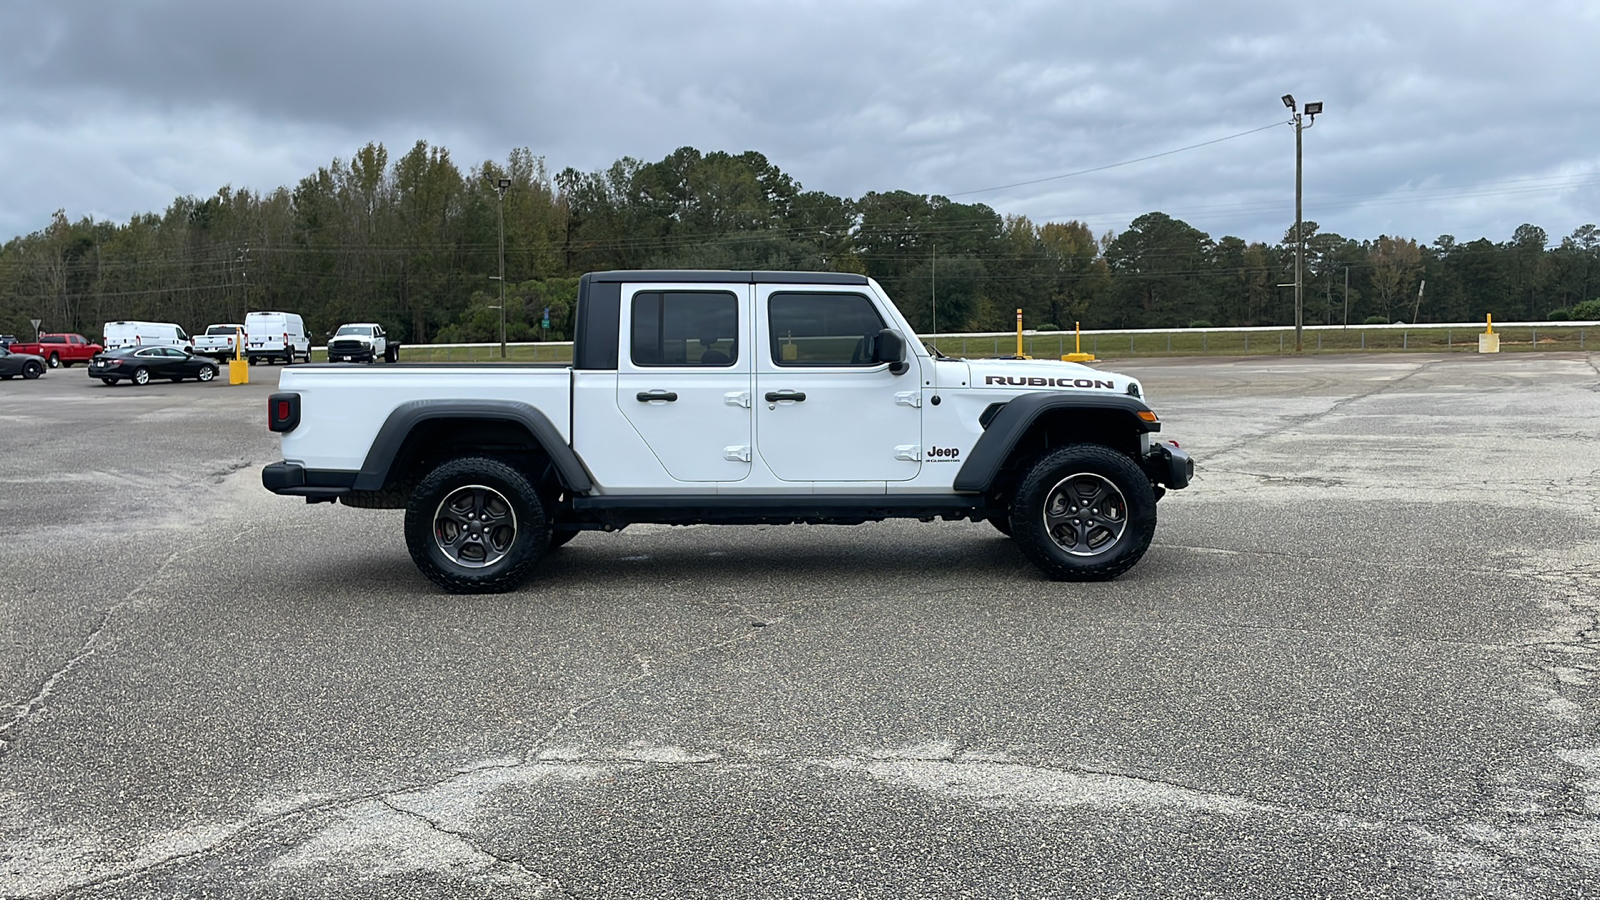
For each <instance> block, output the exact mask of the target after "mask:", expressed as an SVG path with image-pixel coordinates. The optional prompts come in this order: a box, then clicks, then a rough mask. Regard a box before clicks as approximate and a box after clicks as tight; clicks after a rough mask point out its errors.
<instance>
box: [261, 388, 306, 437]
mask: <svg viewBox="0 0 1600 900" xmlns="http://www.w3.org/2000/svg"><path fill="white" fill-rule="evenodd" d="M299 425H300V395H299V394H296V393H293V392H288V393H282V394H273V395H272V396H270V397H268V398H267V430H268V431H276V432H279V433H284V432H289V431H293V430H295V428H297V427H298V426H299Z"/></svg>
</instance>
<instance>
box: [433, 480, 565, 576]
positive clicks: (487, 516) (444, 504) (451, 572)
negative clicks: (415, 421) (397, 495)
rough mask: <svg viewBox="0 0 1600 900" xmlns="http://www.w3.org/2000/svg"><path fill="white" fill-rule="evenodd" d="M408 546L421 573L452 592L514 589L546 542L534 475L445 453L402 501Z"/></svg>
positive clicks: (544, 517)
mask: <svg viewBox="0 0 1600 900" xmlns="http://www.w3.org/2000/svg"><path fill="white" fill-rule="evenodd" d="M405 534H406V549H408V550H409V551H410V552H411V559H412V561H413V562H415V563H416V564H417V568H418V569H421V570H422V574H424V575H426V576H428V578H429V580H431V581H433V583H434V584H437V585H439V586H440V587H442V588H444V589H445V590H447V591H449V592H451V593H454V594H489V593H501V592H504V591H509V590H514V589H515V588H516V587H517V585H519V584H521V583H522V580H523V579H524V578H525V577H526V576H527V574H528V573H529V572H530V571H531V570H532V569H533V567H534V566H535V565H536V564H537V563H538V562H539V559H540V557H542V556H543V555H544V552H545V550H546V549H547V548H548V547H549V545H550V521H549V517H548V516H547V514H546V512H545V505H544V502H543V500H541V499H540V497H539V492H538V490H536V489H535V488H534V486H533V483H532V482H530V481H529V480H528V478H527V477H526V476H525V475H523V474H522V473H521V472H520V471H518V470H517V469H516V468H513V467H512V466H510V465H507V464H506V463H505V462H503V461H501V460H498V459H495V458H493V457H488V456H462V457H457V458H455V459H452V460H447V461H446V462H443V463H441V464H440V465H439V466H437V467H436V468H434V470H433V471H431V472H429V473H428V474H427V475H426V476H424V477H423V479H422V481H421V482H420V483H418V485H417V487H416V490H414V491H412V493H411V500H410V502H409V503H408V504H407V505H406V521H405Z"/></svg>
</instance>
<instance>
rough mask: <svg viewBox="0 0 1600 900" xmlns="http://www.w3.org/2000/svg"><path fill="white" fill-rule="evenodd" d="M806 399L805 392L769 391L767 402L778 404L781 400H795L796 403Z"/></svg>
mask: <svg viewBox="0 0 1600 900" xmlns="http://www.w3.org/2000/svg"><path fill="white" fill-rule="evenodd" d="M804 399H806V394H805V391H767V402H768V403H777V402H778V401H779V400H794V401H796V402H798V401H801V400H804Z"/></svg>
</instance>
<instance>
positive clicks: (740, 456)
mask: <svg viewBox="0 0 1600 900" xmlns="http://www.w3.org/2000/svg"><path fill="white" fill-rule="evenodd" d="M722 458H723V459H726V460H728V461H729V462H749V461H750V448H749V446H741V447H723V448H722Z"/></svg>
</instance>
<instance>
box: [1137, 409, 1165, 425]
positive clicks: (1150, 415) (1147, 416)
mask: <svg viewBox="0 0 1600 900" xmlns="http://www.w3.org/2000/svg"><path fill="white" fill-rule="evenodd" d="M1139 418H1140V419H1142V420H1144V421H1146V422H1159V421H1161V420H1160V419H1157V418H1156V414H1155V412H1154V411H1153V410H1148V409H1141V410H1139Z"/></svg>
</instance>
